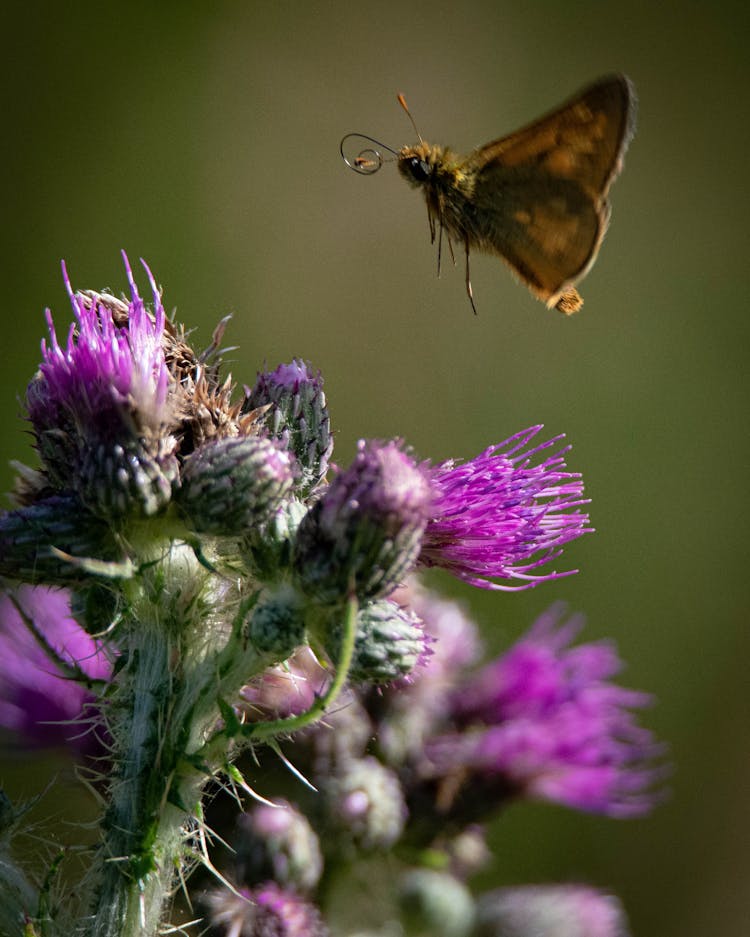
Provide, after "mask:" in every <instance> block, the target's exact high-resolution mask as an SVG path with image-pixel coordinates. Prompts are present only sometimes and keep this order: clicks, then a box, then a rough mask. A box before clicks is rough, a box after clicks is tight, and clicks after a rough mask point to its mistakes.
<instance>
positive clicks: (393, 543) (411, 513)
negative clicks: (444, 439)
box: [293, 440, 431, 605]
mask: <svg viewBox="0 0 750 937" xmlns="http://www.w3.org/2000/svg"><path fill="white" fill-rule="evenodd" d="M430 503H431V489H430V484H429V481H428V479H427V476H426V474H425V472H424V471H423V469H421V468H420V467H419V466H417V465H416V464H415V462H414V461H413V460H412V459H411V458H410V456H408V455H407V454H406V453H405V452H404V451H403V449H402V446H401V444H400V443H399V442H397V441H393V442H388V443H382V442H365V441H364V440H362V441H360V444H359V450H358V452H357V455H356V457H355V459H354V462H353V463H352V464H351V465H350V466H349V468H348V469H346V470H345V471H342V472H340V473H339V474H338V475H337V476H336V477H335V478H334V479H333V481H332V482H331V484H330V485H329V486H328V488H327V489H326V491H325V492H324V494H323V496H322V497H321V498H320V500H319V501H317V502H316V503H315V504H314V505H313V507H312V508H311V509H310V511H309V512H308V513H307V515H306V516H305V518H304V519H303V521H302V523H301V524H300V527H299V530H298V532H297V538H296V540H295V544H294V556H293V566H294V571H295V573H296V575H297V578H298V581H299V583H300V586H301V588H302V589H303V590H304V591H305V592H307V593H309V594H310V595H312V596H314V597H315V598H316V599H317V600H318V601H319V602H321V603H323V604H329V605H335V604H338V603H340V602H341V601H343V600H344V599H345V598H346V596H347V595H349V593H350V591H351V590H352V589H354V591H355V593H356V595H357V597H358V598H359V599H360V600H361V601H364V600H368V599H376V598H383V597H385V596H387V595H389V594H390V593H391V592H392V591H393V590H394V589H395V588H396V586H397V585H398V584H399V583H400V582H401V580H402V579H403V577H404V576H405V575H406V573H407V572H408V571H409V570H410V569H411V567H412V566H413V565H414V562H415V561H416V558H417V556H418V555H419V551H420V548H421V542H422V534H423V532H424V529H425V526H426V524H427V521H428V519H429V513H430Z"/></svg>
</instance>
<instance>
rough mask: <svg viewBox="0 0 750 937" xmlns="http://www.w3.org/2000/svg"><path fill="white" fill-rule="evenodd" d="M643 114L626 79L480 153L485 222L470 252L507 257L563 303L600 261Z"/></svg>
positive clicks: (540, 290) (476, 174)
mask: <svg viewBox="0 0 750 937" xmlns="http://www.w3.org/2000/svg"><path fill="white" fill-rule="evenodd" d="M633 115H634V96H633V92H632V88H631V85H630V82H629V81H628V80H627V79H626V78H625V77H623V76H620V75H617V76H613V77H611V78H606V79H602V80H601V81H599V82H597V83H596V84H594V85H591V86H590V87H589V88H587V89H585V90H584V91H583V92H581V93H580V94H579V95H577V96H576V97H575V98H573V99H572V100H570V101H569V102H567V103H566V104H564V105H563V106H562V107H560V108H558V109H557V110H556V111H554V112H552V113H551V114H548V115H547V116H546V117H542V118H541V119H540V120H537V121H535V122H534V123H533V124H530V125H529V126H527V127H525V128H523V129H521V130H519V131H517V132H516V133H513V134H510V135H509V136H507V137H503V138H501V139H500V140H496V141H494V142H493V143H489V144H487V145H486V146H484V147H482V148H481V149H479V150H477V151H475V153H473V154H472V155H471V156H470V157H469V160H468V165H469V167H470V169H471V171H472V176H473V182H474V184H473V191H472V202H473V203H474V205H475V208H476V213H475V218H476V219H479V220H480V221H481V224H475V225H472V226H471V227H470V228H469V230H468V231H467V234H468V238H469V245H470V246H474V247H476V248H477V249H479V250H484V251H489V252H491V253H495V254H498V255H499V256H501V257H502V258H503V259H504V260H505V261H506V262H507V263H508V264H509V265H510V266H511V267H512V268H513V269H514V270H515V271H516V272H517V273H518V275H519V276H520V277H521V278H522V279H523V280H524V281H525V282H526V283H527V284H528V285H529V287H530V289H531V290H532V291H533V292H534V293H536V294H537V295H538V296H539V297H540V299H542V300H544V301H545V302H546V303H547V304H548V305H555V304H556V303H557V302H558V300H559V299H560V297H561V294H562V293H564V292H565V291H566V290H569V289H570V288H571V287H572V285H573V283H575V282H576V281H577V280H578V279H580V278H581V277H582V276H583V275H584V274H585V273H586V271H587V270H588V268H589V267H590V266H591V264H592V263H593V262H594V259H595V258H596V253H597V250H598V248H599V245H600V243H601V240H602V238H603V236H604V233H605V231H606V228H607V222H608V220H609V204H608V203H607V200H606V196H607V191H608V189H609V186H610V184H611V182H612V181H613V179H614V178H615V176H616V175H617V173H618V172H619V169H620V165H621V161H622V155H623V153H624V150H625V147H626V146H627V142H628V140H629V137H630V134H631V132H632V126H633Z"/></svg>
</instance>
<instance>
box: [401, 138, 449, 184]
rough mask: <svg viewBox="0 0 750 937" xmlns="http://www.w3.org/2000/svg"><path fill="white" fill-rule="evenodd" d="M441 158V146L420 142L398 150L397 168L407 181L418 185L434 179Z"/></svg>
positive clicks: (441, 162)
mask: <svg viewBox="0 0 750 937" xmlns="http://www.w3.org/2000/svg"><path fill="white" fill-rule="evenodd" d="M443 159H444V150H443V147H441V146H433V145H432V144H431V143H424V142H420V143H417V144H416V145H415V146H405V147H403V148H402V149H401V150H399V153H398V170H399V172H400V173H401V175H402V176H403V177H404V178H405V179H406V181H407V182H409V183H411V185H413V186H416V187H420V186H423V185H427V184H429V183H430V181H432V180H434V179H435V177H436V174H437V173H438V171H439V169H440V167H441V166H442V164H443Z"/></svg>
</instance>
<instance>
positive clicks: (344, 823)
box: [0, 257, 660, 937]
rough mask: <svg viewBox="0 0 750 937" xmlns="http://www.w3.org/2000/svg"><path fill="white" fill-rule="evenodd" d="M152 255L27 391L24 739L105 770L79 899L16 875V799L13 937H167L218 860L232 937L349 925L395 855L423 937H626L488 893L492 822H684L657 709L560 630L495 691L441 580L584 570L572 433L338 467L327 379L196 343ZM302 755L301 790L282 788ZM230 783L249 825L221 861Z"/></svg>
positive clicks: (9, 708) (469, 628)
mask: <svg viewBox="0 0 750 937" xmlns="http://www.w3.org/2000/svg"><path fill="white" fill-rule="evenodd" d="M124 262H125V270H126V275H127V281H128V286H129V293H128V295H127V296H126V297H125V298H118V297H115V296H114V295H111V294H110V293H100V292H94V291H91V290H86V291H77V292H76V291H74V289H73V287H72V286H71V284H70V281H69V279H68V276H67V272H65V269H64V268H63V271H64V280H65V285H66V288H67V290H68V294H69V297H70V301H71V305H72V309H73V316H74V321H73V323H72V324H71V325H70V326H69V327H64V326H63V327H61V325H60V320H59V318H56V320H53V318H52V315H51V313H49V312H48V313H47V325H48V333H49V334H48V338H47V339H45V341H43V343H42V360H41V364H40V367H39V370H38V372H37V374H36V375H35V376H34V377H33V378H32V380H31V382H30V383H29V386H28V388H27V391H26V397H25V407H26V413H27V417H28V420H29V424H30V428H31V432H32V435H33V439H34V444H35V448H36V451H37V455H38V460H39V462H38V465H37V466H35V467H33V468H30V467H26V466H23V465H17V470H18V482H17V485H16V489H15V492H14V500H15V504H14V507H13V508H12V509H11V510H10V511H8V512H7V513H5V514H3V515H2V516H0V576H2V577H3V586H4V593H5V594H4V596H3V598H2V604H1V605H0V649H1V650H2V651H3V654H2V661H0V724H3V725H5V726H6V727H7V728H9V729H13V730H15V731H16V732H17V733H19V734H20V735H23V736H24V737H25V738H26V740H27V741H28V742H30V743H36V744H41V743H43V742H45V741H48V740H49V738H50V736H52V737H53V738H54V739H55V740H56V741H58V742H66V743H67V744H69V745H70V746H71V747H74V748H75V750H76V753H77V756H78V757H79V758H80V759H83V768H82V775H81V776H82V778H83V779H84V781H85V782H86V783H87V784H88V785H89V786H90V788H91V789H92V791H93V792H94V793H95V794H96V797H97V799H98V800H99V802H100V803H101V804H102V808H101V814H100V821H99V830H98V841H97V843H96V845H95V847H94V848H92V849H90V850H89V851H88V853H87V854H86V856H87V858H86V863H85V874H84V875H83V876H82V878H81V880H80V882H79V883H78V885H77V887H76V888H75V889H74V890H73V891H72V893H70V894H69V895H67V896H66V898H67V900H65V901H63V900H62V897H61V896H60V892H59V890H56V889H55V887H54V879H55V869H49V868H48V869H41V870H39V871H38V873H37V874H36V875H29V874H27V872H26V871H25V870H22V869H21V868H19V867H18V866H17V865H16V864H15V861H14V858H13V850H12V842H11V839H12V835H11V834H13V833H14V832H15V831H16V830H17V829H18V828H20V827H21V826H22V809H21V808H20V807H17V806H13V805H11V804H10V803H9V802H6V801H3V804H2V807H3V811H2V818H1V819H2V826H1V827H0V893H1V894H3V895H4V896H6V898H7V900H5V901H4V902H0V905H2V910H0V934H3V935H5V934H8V935H22V934H23V935H25V937H31V935H50V937H56V935H70V934H80V935H89V937H116V935H117V937H133V935H139V937H150V935H154V934H156V933H160V932H166V930H167V928H168V924H167V922H168V918H169V915H170V908H171V902H172V899H173V895H174V893H175V890H176V889H177V887H178V886H179V885H182V886H183V887H184V888H185V889H187V888H188V887H190V884H189V881H188V879H189V875H190V873H191V872H193V871H195V870H196V869H199V868H200V869H202V870H203V871H202V872H201V873H199V874H197V875H196V876H195V879H194V880H195V881H198V882H199V886H198V891H197V892H196V893H195V894H194V899H195V903H196V906H197V908H198V913H199V914H201V915H203V916H204V917H205V918H206V919H207V920H208V922H209V924H210V926H211V928H212V932H213V933H216V934H225V935H240V934H242V935H245V937H253V935H257V937H261V935H278V937H294V935H298V937H302V935H312V937H315V935H324V934H327V933H329V932H332V933H347V932H349V931H342V930H341V929H340V928H339V929H338V930H337V929H336V928H337V926H338V925H337V924H336V921H335V920H334V919H333V918H331V917H330V916H329V909H328V907H327V899H328V897H329V896H330V895H331V894H332V893H333V892H334V891H335V888H336V886H337V883H339V882H341V881H342V880H344V879H345V877H346V875H347V874H349V873H350V872H351V869H352V867H353V866H355V865H356V863H357V862H359V861H360V860H362V859H363V858H367V857H371V856H373V855H378V854H380V855H382V854H386V853H387V854H389V855H391V856H393V857H395V858H397V859H398V861H399V863H400V869H401V871H400V873H399V881H400V884H399V886H398V888H397V889H395V890H394V892H393V893H394V894H398V896H399V898H398V901H397V902H396V903H395V904H394V907H393V909H392V912H391V913H392V915H394V916H395V917H397V918H398V919H399V920H400V922H401V923H400V925H399V926H400V927H401V928H402V932H403V933H406V934H414V935H416V934H420V933H425V934H427V933H429V934H435V935H438V937H440V935H445V937H448V935H455V937H461V935H465V937H468V935H470V934H487V935H491V934H492V935H494V934H496V935H500V934H505V933H508V934H513V935H516V934H517V935H519V937H525V935H527V934H528V935H531V934H547V933H548V931H545V930H543V929H541V928H542V924H540V921H543V920H546V919H547V918H545V915H547V917H548V918H549V916H550V914H551V915H552V916H553V917H554V915H557V918H554V919H555V920H557V921H558V922H562V923H559V929H558V930H557V931H554V933H555V934H570V935H571V937H574V935H579V937H614V935H615V934H621V933H622V930H621V929H620V930H618V929H617V928H621V925H622V917H621V914H620V912H619V910H618V909H616V908H615V910H611V909H612V908H613V907H614V906H613V905H612V900H610V899H609V898H608V897H607V896H603V895H600V894H599V893H597V892H596V891H595V890H593V889H584V888H582V887H578V886H569V888H568V889H567V890H566V889H565V888H562V887H561V886H557V887H556V890H555V889H551V890H545V887H544V886H536V890H534V889H532V890H531V891H529V892H527V893H525V894H526V898H524V897H523V895H521V894H520V890H518V889H516V890H513V889H511V890H501V892H498V893H489V894H488V895H485V896H482V897H481V898H480V899H478V900H477V898H476V896H473V895H472V894H471V892H470V890H469V888H468V884H467V883H468V880H469V878H470V876H471V875H472V874H473V873H474V872H475V871H477V869H478V868H479V867H480V866H481V865H482V864H483V862H484V861H485V860H486V847H485V846H484V843H483V835H482V823H483V822H485V821H486V820H487V819H488V818H489V816H490V815H491V814H492V813H493V812H495V811H496V810H498V809H500V808H502V807H505V806H507V805H508V804H509V803H511V802H512V801H513V800H514V799H518V798H522V797H528V798H537V799H545V800H549V801H554V802H557V803H560V804H564V805H566V806H568V807H571V808H574V809H579V810H588V811H594V812H600V813H604V814H608V815H612V816H618V817H622V816H633V815H640V814H643V813H644V812H646V811H647V810H648V809H649V808H650V807H651V806H652V804H653V803H654V801H655V796H654V794H653V793H652V790H653V785H654V782H655V781H656V780H657V778H658V771H657V769H656V768H654V763H655V761H656V760H657V759H658V758H659V755H660V749H659V747H658V746H657V745H656V743H655V742H654V741H653V739H652V737H651V735H650V733H649V732H648V731H647V730H645V729H643V728H641V727H640V726H638V724H637V722H636V719H635V715H634V712H633V710H635V709H638V708H640V707H642V706H643V705H645V704H646V703H647V702H648V699H647V697H645V696H644V695H642V694H638V693H635V692H633V691H628V690H625V689H623V688H620V687H618V686H616V685H615V684H613V683H612V682H611V677H613V676H614V675H616V673H617V672H618V670H619V668H620V661H619V658H618V656H617V654H616V651H615V649H614V648H613V647H612V646H611V645H609V644H589V645H579V646H577V647H571V643H572V641H573V638H574V635H575V632H576V629H577V627H578V625H577V624H576V623H575V622H567V623H566V622H564V621H563V619H562V613H561V612H560V611H559V609H556V610H552V611H550V613H548V615H547V616H546V617H545V618H543V619H542V620H541V621H540V622H538V623H537V624H536V625H535V626H534V627H533V628H532V629H531V631H530V632H528V634H527V635H526V637H525V638H522V639H521V640H520V641H519V642H518V643H517V644H516V645H515V646H514V647H513V648H511V649H510V650H509V651H508V652H507V653H506V654H505V655H503V656H501V657H500V658H499V659H498V660H497V661H495V662H491V663H489V664H486V665H485V666H484V667H483V668H479V666H478V658H479V639H478V636H477V634H476V630H475V628H474V626H473V624H472V623H471V622H470V621H469V619H468V618H467V617H466V615H465V613H464V612H463V611H462V610H461V609H460V608H459V607H457V606H455V605H454V604H452V603H449V602H446V601H445V600H441V599H439V598H437V597H435V596H433V595H432V594H430V593H429V592H426V591H425V590H424V588H423V587H421V586H420V585H419V584H418V579H417V578H416V577H417V576H418V574H419V570H420V569H422V568H427V567H438V568H442V569H443V570H445V571H446V572H447V573H448V574H450V575H453V576H455V577H457V578H459V579H461V580H463V581H464V582H467V583H470V584H472V585H473V586H476V587H478V588H484V589H489V590H495V591H506V590H517V589H528V588H532V587H535V586H539V585H541V584H544V583H549V582H553V581H555V580H556V579H558V578H560V577H561V576H566V575H570V574H571V573H572V572H574V570H570V569H567V568H563V569H560V570H558V569H557V568H556V567H555V566H554V564H556V563H557V562H558V561H559V560H560V559H561V554H562V551H563V548H564V547H565V546H566V545H567V544H568V543H569V542H570V541H572V540H574V539H576V538H578V537H580V536H581V535H582V534H584V533H587V532H589V531H590V530H591V528H590V526H589V521H588V515H587V514H586V511H585V507H586V504H587V501H586V499H585V498H584V497H583V485H582V480H581V476H580V475H579V474H578V473H575V472H570V471H569V470H568V468H567V466H566V462H565V459H566V457H567V453H568V447H567V446H566V445H564V444H563V441H562V437H559V436H558V437H554V438H552V439H544V437H543V436H542V435H541V430H542V427H540V426H534V427H531V428H529V429H526V430H523V431H521V432H518V433H516V434H515V435H512V436H510V437H509V438H508V439H506V440H505V441H504V442H500V443H498V444H495V445H492V446H490V447H489V448H487V449H486V450H485V451H484V452H483V453H481V454H480V455H479V456H477V457H476V458H474V459H469V460H466V461H462V460H459V459H455V460H450V461H447V462H443V463H440V464H433V463H432V462H430V461H428V460H425V459H424V458H420V457H418V456H417V454H416V453H415V452H414V451H413V450H412V449H411V448H410V447H409V446H408V445H407V444H406V442H404V441H403V440H400V439H393V440H361V441H360V442H359V444H358V446H357V450H356V453H355V455H354V458H353V460H352V462H351V464H350V465H348V466H347V467H338V466H333V465H332V464H331V456H332V450H333V435H332V432H331V427H330V418H329V413H328V407H327V402H326V398H325V394H324V392H323V381H322V377H321V376H320V374H319V373H317V372H315V371H314V370H313V369H312V368H311V367H310V366H309V365H308V364H307V363H306V362H304V361H303V360H301V359H295V360H293V361H292V362H290V363H286V364H282V365H280V366H279V367H277V368H276V369H275V370H271V371H264V372H262V373H260V374H259V375H258V376H257V378H256V380H255V382H254V383H253V384H252V386H243V389H242V390H238V388H237V387H236V386H235V384H234V382H233V381H232V378H231V376H229V375H225V374H224V373H223V372H224V367H223V361H222V349H221V345H222V340H223V333H224V329H225V327H226V325H227V322H226V321H223V322H222V323H220V324H219V326H218V327H217V328H216V330H215V331H214V334H213V336H212V339H211V342H210V343H209V345H208V347H206V348H204V349H203V350H199V351H198V350H195V349H194V348H193V347H192V345H191V342H192V338H191V336H190V335H189V334H188V333H187V332H186V331H185V329H184V328H183V327H182V326H181V325H179V324H178V323H177V322H176V321H174V320H173V319H171V318H169V317H167V315H166V314H165V312H164V307H163V304H162V295H161V290H160V289H159V287H158V286H157V284H156V281H155V279H154V278H153V276H152V275H151V273H150V271H149V269H148V267H146V266H145V264H144V269H145V276H146V278H147V280H148V282H149V284H150V290H151V297H150V302H149V304H148V305H147V304H146V302H145V301H144V300H143V299H142V298H141V296H140V294H139V291H138V288H137V286H136V283H135V279H134V276H133V273H132V271H131V268H130V266H129V264H128V261H127V258H126V257H124ZM61 328H67V332H66V333H61V332H60V331H59V330H60V329H61ZM60 334H66V337H65V338H63V339H61V338H60V337H59V336H60ZM34 674H36V676H34ZM272 759H273V760H275V761H276V762H277V763H278V764H280V765H283V766H285V768H287V769H289V778H290V779H291V784H292V791H291V792H290V791H289V784H290V781H289V780H288V781H287V782H286V783H285V784H282V783H281V782H278V779H277V777H276V775H275V774H274V773H273V772H270V773H269V774H268V775H267V778H266V780H265V781H264V780H263V778H264V777H266V776H264V775H261V776H260V780H257V779H256V780H255V781H254V782H253V783H251V782H250V780H249V778H250V772H251V771H252V773H253V777H256V776H257V771H256V765H257V763H258V762H259V763H260V764H261V765H263V766H265V765H267V764H268V763H269V761H270V760H272ZM274 785H276V786H274ZM217 790H224V791H227V792H232V793H233V795H234V796H235V797H236V798H237V800H238V801H239V802H241V804H242V807H243V812H242V813H241V815H240V817H239V819H238V821H237V826H236V831H235V833H234V834H231V836H232V837H233V840H234V846H233V848H234V852H233V855H232V858H231V859H227V858H225V859H224V860H222V861H221V862H217V861H216V860H215V857H214V854H213V853H214V850H213V849H212V848H211V843H212V841H213V838H214V830H213V829H212V826H211V823H210V821H209V820H208V819H207V808H208V799H209V794H210V795H211V796H212V797H213V796H215V794H216V791H217ZM436 857H437V859H436ZM219 866H220V867H219ZM209 874H210V875H211V876H212V877H213V884H208V883H207V881H206V879H207V876H208V875H209ZM607 908H609V909H610V910H611V913H609V912H607V913H605V910H606V909H607ZM592 909H593V910H592ZM587 915H588V917H587ZM549 919H552V918H549ZM196 920H197V919H196ZM587 920H591V921H594V922H595V923H594V924H592V925H591V926H589V925H588V924H586V921H587ZM498 922H500V923H498ZM519 922H520V923H519ZM582 922H583V923H582ZM602 922H603V923H602ZM185 926H187V925H185ZM367 926H369V925H367ZM376 926H377V925H376V924H375V923H373V925H372V927H373V928H375V927H376ZM196 927H197V930H196V933H201V932H203V931H202V928H203V927H204V925H198V924H197V923H196ZM565 927H567V928H568V930H565V929H564V928H565ZM576 927H578V930H576V929H575V928H576ZM586 928H588V929H586ZM597 928H598V929H597ZM364 932H365V931H362V933H364ZM368 933H373V934H374V933H376V930H375V929H373V930H372V931H368ZM549 933H550V934H552V933H553V931H549Z"/></svg>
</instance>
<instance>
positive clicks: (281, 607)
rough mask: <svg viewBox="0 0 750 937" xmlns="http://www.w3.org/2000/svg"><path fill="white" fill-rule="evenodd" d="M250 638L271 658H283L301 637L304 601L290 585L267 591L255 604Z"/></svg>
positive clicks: (258, 649)
mask: <svg viewBox="0 0 750 937" xmlns="http://www.w3.org/2000/svg"><path fill="white" fill-rule="evenodd" d="M250 640H251V641H252V643H253V645H254V646H255V648H256V650H257V651H258V652H259V653H260V654H263V655H267V656H268V657H269V658H270V659H272V660H274V661H282V660H286V659H287V657H291V655H292V653H293V652H294V651H295V650H296V648H298V647H299V646H300V645H301V644H303V643H304V641H305V602H304V600H303V599H302V598H301V597H300V595H299V593H298V592H297V591H296V590H295V589H294V588H293V587H292V586H290V585H287V584H282V585H281V586H278V587H277V588H276V589H274V590H273V591H270V592H269V593H267V594H266V596H265V597H264V598H263V599H261V601H260V602H259V603H258V604H257V605H256V606H255V608H254V609H253V612H252V617H251V619H250Z"/></svg>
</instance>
